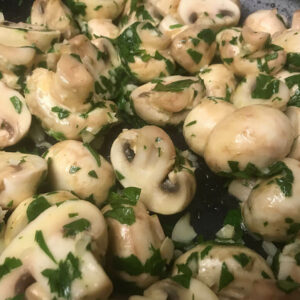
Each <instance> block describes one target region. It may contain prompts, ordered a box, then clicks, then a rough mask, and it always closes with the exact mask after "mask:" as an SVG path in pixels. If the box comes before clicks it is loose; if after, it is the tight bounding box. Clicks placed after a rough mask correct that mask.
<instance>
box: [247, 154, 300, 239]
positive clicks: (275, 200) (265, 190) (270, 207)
mask: <svg viewBox="0 0 300 300" xmlns="http://www.w3.org/2000/svg"><path fill="white" fill-rule="evenodd" d="M276 166H277V168H279V167H278V166H280V167H281V169H279V171H281V172H277V173H276V174H275V175H274V176H272V177H271V178H266V179H264V180H262V181H261V182H260V183H259V184H258V185H257V186H256V187H255V189H253V190H252V192H251V193H250V195H249V198H248V199H247V201H246V202H244V204H243V209H242V213H243V217H244V222H245V224H246V226H247V228H248V229H249V230H250V231H252V232H255V233H258V234H260V235H261V236H262V237H263V238H264V239H265V240H267V241H280V242H281V241H288V240H289V239H291V238H292V237H294V236H295V235H296V234H297V232H298V230H299V226H298V225H297V224H298V223H299V222H300V218H299V211H300V202H299V198H298V194H299V192H300V164H299V161H297V160H295V159H292V158H285V159H283V160H282V162H281V163H279V164H278V163H277V165H276ZM270 168H271V169H272V166H271V167H270ZM278 173H279V174H278ZM285 184H286V186H284V185H285Z"/></svg>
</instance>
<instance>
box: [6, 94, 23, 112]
mask: <svg viewBox="0 0 300 300" xmlns="http://www.w3.org/2000/svg"><path fill="white" fill-rule="evenodd" d="M9 100H10V102H11V103H12V105H13V106H14V108H15V111H16V112H17V113H18V114H20V113H21V112H22V106H23V103H22V102H21V100H20V99H19V98H18V97H17V96H13V97H10V98H9Z"/></svg>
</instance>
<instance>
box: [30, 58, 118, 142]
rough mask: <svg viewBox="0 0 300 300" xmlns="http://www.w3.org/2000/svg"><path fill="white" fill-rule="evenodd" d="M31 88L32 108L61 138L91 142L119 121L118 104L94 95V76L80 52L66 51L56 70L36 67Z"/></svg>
mask: <svg viewBox="0 0 300 300" xmlns="http://www.w3.org/2000/svg"><path fill="white" fill-rule="evenodd" d="M79 59H80V58H79ZM27 88H28V93H27V94H26V103H27V105H28V107H29V110H30V111H31V113H32V114H33V115H35V116H36V117H38V119H40V120H41V123H42V126H43V127H44V128H45V129H46V131H47V132H48V134H49V135H51V136H53V137H54V138H56V139H57V140H64V139H76V140H78V139H83V140H84V141H85V142H90V141H91V140H93V139H94V138H95V136H96V134H98V133H99V132H100V131H101V129H102V128H103V127H104V126H105V125H108V124H113V123H116V122H117V118H116V117H115V116H116V112H115V110H116V107H115V105H114V104H113V103H112V102H110V101H101V99H99V97H97V96H96V95H95V94H93V88H94V80H93V77H92V75H91V74H90V73H89V72H88V70H87V69H86V68H85V66H84V65H83V63H81V62H80V61H78V57H77V56H76V54H75V55H72V54H70V55H69V54H63V55H62V56H61V58H60V60H59V62H58V64H57V70H56V73H54V72H52V71H49V70H47V69H43V68H38V69H35V70H34V71H33V74H32V75H31V76H29V77H28V79H27Z"/></svg>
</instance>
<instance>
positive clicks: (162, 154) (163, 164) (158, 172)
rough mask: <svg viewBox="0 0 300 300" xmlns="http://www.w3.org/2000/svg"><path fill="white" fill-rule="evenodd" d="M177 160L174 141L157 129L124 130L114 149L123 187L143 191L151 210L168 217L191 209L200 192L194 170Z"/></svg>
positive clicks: (112, 155) (148, 127)
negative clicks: (132, 187) (194, 197)
mask: <svg viewBox="0 0 300 300" xmlns="http://www.w3.org/2000/svg"><path fill="white" fill-rule="evenodd" d="M175 156H176V152H175V147H174V145H173V143H172V141H171V139H170V137H169V136H168V135H167V134H166V133H165V132H164V131H163V130H162V129H160V128H159V127H156V126H145V127H143V128H141V129H131V130H124V131H123V132H122V133H121V134H120V135H119V136H118V138H117V139H116V140H115V141H114V143H113V145H112V148H111V161H112V165H113V167H114V169H115V170H116V172H117V173H120V174H121V176H118V177H119V180H120V182H121V184H122V185H123V186H124V187H129V186H136V187H138V188H141V189H142V192H141V199H140V200H141V201H142V202H143V203H144V204H145V206H146V207H147V209H149V210H150V211H153V212H157V213H160V214H166V215H168V214H174V213H177V212H180V211H182V210H183V209H184V208H185V207H187V205H188V204H189V203H190V202H191V200H192V198H193V196H194V194H195V189H196V182H195V177H194V174H193V171H192V168H191V167H189V166H188V165H187V164H186V162H185V159H184V158H183V157H182V156H180V157H181V159H177V162H176V161H175ZM182 160H183V161H182ZM180 161H181V162H180ZM175 162H176V163H175ZM120 174H119V175H120Z"/></svg>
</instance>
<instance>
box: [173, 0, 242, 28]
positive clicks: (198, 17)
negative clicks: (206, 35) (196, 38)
mask: <svg viewBox="0 0 300 300" xmlns="http://www.w3.org/2000/svg"><path fill="white" fill-rule="evenodd" d="M177 15H178V18H179V19H180V20H181V21H182V22H183V23H184V24H195V23H196V24H201V25H204V26H209V27H210V28H213V29H215V30H219V29H220V28H222V27H231V26H235V25H237V24H238V22H239V19H240V15H241V11H240V1H239V0H215V1H213V2H211V1H206V0H196V1H195V0H181V1H180V3H179V6H178V9H177Z"/></svg>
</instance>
